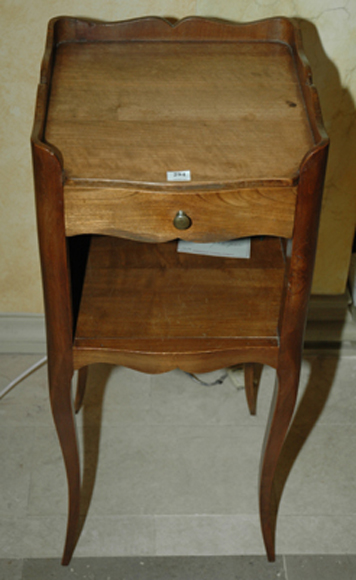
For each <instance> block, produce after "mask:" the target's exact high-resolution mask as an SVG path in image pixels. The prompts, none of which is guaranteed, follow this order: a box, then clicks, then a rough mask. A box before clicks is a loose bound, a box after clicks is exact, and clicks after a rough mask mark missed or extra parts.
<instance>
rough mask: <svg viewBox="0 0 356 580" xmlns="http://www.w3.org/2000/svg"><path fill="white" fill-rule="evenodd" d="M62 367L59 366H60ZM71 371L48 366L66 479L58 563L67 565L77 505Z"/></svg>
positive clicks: (72, 541)
mask: <svg viewBox="0 0 356 580" xmlns="http://www.w3.org/2000/svg"><path fill="white" fill-rule="evenodd" d="M61 367H62V368H61ZM71 382H72V373H71V372H68V371H66V369H63V366H62V365H58V368H57V369H56V370H53V368H52V370H51V369H50V370H49V383H50V398H51V405H52V413H53V418H54V422H55V426H56V429H57V433H58V438H59V442H60V445H61V448H62V454H63V459H64V464H65V468H66V472H67V481H68V500H69V501H68V503H69V507H68V524H67V536H66V541H65V547H64V552H63V558H62V564H63V565H68V564H69V562H70V559H71V557H72V554H73V551H74V548H75V545H76V542H77V530H78V522H79V509H80V464H79V453H78V443H77V436H76V429H75V422H74V412H73V403H72V396H71Z"/></svg>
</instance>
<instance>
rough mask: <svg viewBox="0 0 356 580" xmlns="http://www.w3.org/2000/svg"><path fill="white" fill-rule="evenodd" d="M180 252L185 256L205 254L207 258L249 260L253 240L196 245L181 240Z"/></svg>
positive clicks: (244, 239) (245, 239)
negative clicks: (218, 257)
mask: <svg viewBox="0 0 356 580" xmlns="http://www.w3.org/2000/svg"><path fill="white" fill-rule="evenodd" d="M177 249H178V252H183V253H185V254H204V255H206V256H220V257H223V258H244V259H246V260H248V259H249V257H250V255H251V238H240V239H239V240H230V241H228V242H208V243H202V244H200V243H195V242H188V241H185V240H179V242H178V247H177Z"/></svg>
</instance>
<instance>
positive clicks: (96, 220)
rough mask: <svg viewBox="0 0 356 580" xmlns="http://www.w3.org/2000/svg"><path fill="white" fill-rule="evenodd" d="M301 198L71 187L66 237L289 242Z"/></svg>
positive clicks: (274, 191) (262, 191) (259, 191)
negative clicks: (262, 238) (275, 238)
mask: <svg viewBox="0 0 356 580" xmlns="http://www.w3.org/2000/svg"><path fill="white" fill-rule="evenodd" d="M296 196H297V190H296V188H293V187H275V188H265V187H263V188H241V189H238V190H234V191H227V190H225V191H224V190H223V191H199V192H197V191H192V190H190V191H183V192H182V191H148V190H132V189H124V188H116V187H112V188H108V187H107V188H103V187H98V188H93V187H90V188H89V187H78V186H77V185H66V186H65V187H64V206H65V227H66V234H67V235H68V236H73V235H77V234H85V233H91V234H106V235H112V236H119V237H123V238H129V239H133V240H143V241H151V242H166V241H169V240H172V239H176V238H180V239H184V240H191V241H196V242H210V241H223V240H229V239H233V238H239V237H245V236H253V235H271V236H281V237H286V238H289V237H291V236H292V234H293V223H294V212H295V203H296ZM177 214H178V215H177ZM181 228H182V229H181Z"/></svg>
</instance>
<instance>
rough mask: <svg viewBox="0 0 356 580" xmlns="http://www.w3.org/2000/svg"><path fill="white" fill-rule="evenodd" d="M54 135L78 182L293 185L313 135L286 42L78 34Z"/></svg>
mask: <svg viewBox="0 0 356 580" xmlns="http://www.w3.org/2000/svg"><path fill="white" fill-rule="evenodd" d="M45 138H46V140H47V141H48V142H49V143H51V144H53V145H55V146H56V147H57V148H58V149H59V150H60V152H61V153H62V155H63V159H64V170H65V174H66V177H67V178H69V179H74V180H76V179H80V180H94V181H95V180H99V181H100V180H104V181H105V182H109V181H114V182H115V181H121V182H122V181H123V182H125V181H126V182H135V183H158V184H164V183H165V182H166V172H167V171H180V170H189V171H190V172H191V184H199V183H203V184H205V185H206V184H207V183H213V184H219V183H225V182H231V181H237V180H240V181H241V180H247V181H249V180H263V179H276V180H279V181H281V184H284V185H291V184H292V183H293V180H295V178H296V175H297V172H298V169H299V167H300V163H301V160H302V158H303V156H304V155H305V153H306V152H307V151H308V150H309V149H310V148H311V147H312V145H313V137H312V133H311V130H310V127H309V123H308V116H307V113H306V110H305V105H304V102H303V97H302V92H301V89H300V84H299V80H298V76H297V73H296V68H295V63H294V59H293V55H292V52H291V50H290V47H288V46H287V45H286V44H283V43H281V42H231V41H230V42H223V41H222V42H199V41H197V42H175V41H174V42H173V41H172V42H162V41H155V42H122V41H121V42H108V43H104V42H96V43H90V42H84V43H78V42H76V43H75V42H69V43H63V44H60V45H59V46H58V47H57V48H56V56H55V66H54V71H53V79H52V84H51V93H50V101H49V110H48V116H47V122H46V128H45Z"/></svg>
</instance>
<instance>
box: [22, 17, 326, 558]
mask: <svg viewBox="0 0 356 580" xmlns="http://www.w3.org/2000/svg"><path fill="white" fill-rule="evenodd" d="M327 149H328V138H327V135H326V133H325V130H324V128H323V123H322V119H321V113H320V109H319V104H318V97H317V93H316V90H315V88H314V86H313V84H312V76H311V71H310V67H309V65H308V63H307V61H306V58H305V55H304V53H303V50H302V46H301V40H300V36H299V32H298V29H297V26H296V25H295V24H294V23H293V22H292V21H290V20H287V19H285V18H273V19H267V20H264V21H259V22H255V23H251V24H234V23H228V22H223V21H218V20H210V19H204V18H195V17H194V18H187V19H184V20H182V21H180V22H177V23H176V24H174V25H173V24H171V23H169V22H167V21H165V20H163V19H160V18H143V19H137V20H132V21H126V22H116V23H105V22H97V21H91V20H83V19H77V18H66V17H63V18H62V17H61V18H56V19H54V20H52V21H51V22H50V23H49V28H48V38H47V45H46V51H45V55H44V59H43V64H42V70H41V79H40V84H39V87H38V97H37V105H36V115H35V123H34V129H33V134H32V150H33V163H34V178H35V189H36V202H37V219H38V235H39V243H40V254H41V262H42V274H43V286H44V298H45V312H46V324H47V340H48V357H49V387H50V399H51V404H52V410H53V416H54V421H55V425H56V428H57V431H58V435H59V439H60V443H61V447H62V451H63V457H64V461H65V466H66V471H67V477H68V486H69V517H68V528H67V538H66V543H65V549H64V555H63V564H68V563H69V561H70V559H71V556H72V554H73V551H74V548H75V544H76V540H77V528H78V518H79V501H80V471H79V457H78V447H77V441H76V435H75V421H74V415H73V405H72V397H71V380H72V376H73V372H74V370H75V369H78V370H79V380H78V390H77V396H76V401H75V407H76V410H78V409H79V407H80V405H81V401H82V398H83V395H84V388H85V379H86V370H87V367H88V365H90V364H91V363H97V362H104V363H114V364H116V365H124V366H127V367H130V368H133V369H137V370H140V371H144V372H149V373H161V372H166V371H169V370H170V369H174V368H177V367H178V368H180V369H183V370H185V371H189V372H193V373H197V372H207V371H211V370H214V369H219V368H223V367H229V366H233V365H237V364H240V363H243V364H244V365H245V381H246V395H247V400H248V404H249V408H250V412H251V413H252V414H254V413H255V409H256V398H257V385H256V383H255V381H254V371H255V369H256V365H257V364H267V365H270V366H272V367H275V368H276V371H277V372H276V377H277V380H276V393H275V397H274V401H273V405H272V409H271V419H270V421H269V424H268V427H267V432H266V441H265V446H264V450H263V454H262V464H261V479H260V514H261V525H262V532H263V537H264V541H265V545H266V551H267V555H268V558H269V559H270V560H273V559H274V558H275V522H276V512H277V506H276V505H275V499H274V497H275V496H274V476H275V471H276V466H277V462H278V458H279V456H280V452H281V448H282V445H283V442H284V439H285V436H286V433H287V430H288V428H289V425H290V421H291V417H292V413H293V409H294V406H295V400H296V394H297V388H298V382H299V373H300V364H301V354H302V345H303V333H304V327H305V320H306V312H307V305H308V299H309V293H310V286H311V280H312V273H313V263H314V255H315V246H316V239H317V231H318V221H319V212H320V205H321V196H322V187H323V180H324V173H325V166H326V158H327ZM245 236H250V237H251V238H252V249H251V258H250V259H248V260H242V259H231V258H219V257H209V256H201V255H188V254H181V253H178V252H177V248H176V246H177V240H178V239H183V240H189V241H192V242H217V241H224V240H225V241H226V240H231V239H234V238H241V237H245ZM203 396H204V394H203V393H202V397H203ZM237 491H238V490H237Z"/></svg>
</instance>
